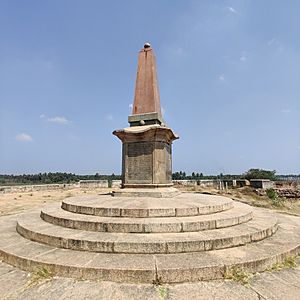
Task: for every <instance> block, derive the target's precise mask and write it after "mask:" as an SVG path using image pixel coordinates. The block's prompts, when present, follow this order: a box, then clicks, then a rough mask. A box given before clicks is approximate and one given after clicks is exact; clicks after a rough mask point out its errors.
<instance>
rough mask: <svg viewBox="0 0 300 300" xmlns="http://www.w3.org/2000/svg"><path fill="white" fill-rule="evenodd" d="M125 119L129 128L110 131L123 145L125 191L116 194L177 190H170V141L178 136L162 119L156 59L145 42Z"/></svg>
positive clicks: (158, 193) (171, 193)
mask: <svg viewBox="0 0 300 300" xmlns="http://www.w3.org/2000/svg"><path fill="white" fill-rule="evenodd" d="M128 122H129V124H130V127H128V128H124V129H120V130H115V131H114V132H113V134H114V135H116V136H117V137H118V138H119V139H120V140H121V141H122V144H123V148H122V187H123V188H124V191H123V192H118V195H132V194H133V195H141V194H145V193H146V192H145V190H146V189H148V192H147V193H146V194H147V195H148V196H149V195H150V196H153V197H162V196H163V197H168V196H170V197H171V196H174V195H175V194H177V191H176V190H175V189H172V188H171V189H170V187H171V186H172V142H173V141H174V140H176V139H178V136H177V135H176V134H174V132H173V131H172V129H170V128H168V127H166V125H165V124H164V122H163V118H162V115H161V108H160V99H159V88H158V81H157V74H156V62H155V56H154V52H153V49H152V48H151V46H150V44H145V46H144V48H143V49H142V50H141V51H140V52H139V59H138V70H137V78H136V86H135V95H134V104H133V108H132V115H130V116H129V117H128ZM168 188H169V189H168ZM141 189H143V192H141ZM149 189H150V191H149ZM162 189H164V191H165V192H164V191H162ZM166 189H168V191H167V192H166ZM154 190H155V191H154Z"/></svg>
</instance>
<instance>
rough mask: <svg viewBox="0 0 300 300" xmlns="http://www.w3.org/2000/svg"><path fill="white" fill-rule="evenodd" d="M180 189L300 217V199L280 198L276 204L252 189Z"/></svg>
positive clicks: (195, 187)
mask: <svg viewBox="0 0 300 300" xmlns="http://www.w3.org/2000/svg"><path fill="white" fill-rule="evenodd" d="M179 189H180V190H181V191H186V192H196V193H210V194H213V195H222V196H227V197H230V198H232V199H234V200H237V201H240V202H243V203H246V204H249V205H252V206H257V207H263V208H269V209H273V210H276V211H279V212H284V213H288V214H292V215H297V216H300V199H294V200H288V199H285V198H280V201H279V202H274V201H272V200H271V199H270V198H269V197H267V196H266V195H265V196H260V195H258V194H257V193H255V191H254V189H253V188H250V187H243V188H235V189H228V190H223V191H220V190H218V189H215V188H210V187H200V186H193V187H179Z"/></svg>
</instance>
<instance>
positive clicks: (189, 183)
mask: <svg viewBox="0 0 300 300" xmlns="http://www.w3.org/2000/svg"><path fill="white" fill-rule="evenodd" d="M172 182H173V183H174V185H175V186H176V185H177V186H196V185H198V186H202V187H218V183H219V181H218V180H211V179H203V180H172Z"/></svg>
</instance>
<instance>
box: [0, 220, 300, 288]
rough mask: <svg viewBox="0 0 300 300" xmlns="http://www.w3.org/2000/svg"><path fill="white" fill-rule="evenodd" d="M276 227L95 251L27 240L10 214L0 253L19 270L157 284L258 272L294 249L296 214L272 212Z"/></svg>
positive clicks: (298, 240)
mask: <svg viewBox="0 0 300 300" xmlns="http://www.w3.org/2000/svg"><path fill="white" fill-rule="evenodd" d="M277 217H278V220H279V228H278V231H277V232H276V233H275V234H274V235H272V236H271V237H269V238H266V239H264V240H262V241H258V242H253V243H250V244H246V245H244V246H239V247H234V248H227V249H220V250H211V251H204V252H198V253H197V252H191V253H175V254H118V253H95V252H89V251H76V250H69V249H61V248H57V247H54V246H49V245H44V244H40V243H37V242H33V241H30V240H28V239H25V238H24V237H22V236H20V235H19V234H18V233H17V232H16V222H17V217H16V216H8V217H2V218H1V220H0V235H1V239H0V256H1V258H2V259H3V261H5V262H8V263H9V264H12V265H14V266H17V267H19V268H21V269H23V270H27V271H36V270H37V269H39V268H47V269H48V270H49V271H51V272H52V273H53V274H59V275H61V276H67V277H74V278H83V279H99V280H108V281H115V282H135V283H138V282H139V283H152V282H153V281H159V282H161V283H178V282H193V281H199V280H211V279H220V278H223V277H224V274H225V273H226V270H228V269H231V268H242V269H243V270H244V271H245V272H253V273H255V272H258V271H263V270H265V269H267V268H269V267H271V266H272V265H273V264H275V263H278V262H281V261H283V260H284V259H285V258H286V257H288V256H291V255H296V254H297V253H299V252H300V220H299V218H296V217H295V218H293V217H290V216H289V217H285V216H279V215H277Z"/></svg>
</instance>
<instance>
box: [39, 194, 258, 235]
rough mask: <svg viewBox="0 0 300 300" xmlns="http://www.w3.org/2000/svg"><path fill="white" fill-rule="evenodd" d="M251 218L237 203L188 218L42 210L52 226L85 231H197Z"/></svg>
mask: <svg viewBox="0 0 300 300" xmlns="http://www.w3.org/2000/svg"><path fill="white" fill-rule="evenodd" d="M208 199H209V198H208ZM208 202H209V201H208ZM252 217H253V215H252V208H251V207H250V206H249V205H246V204H242V203H238V202H235V203H234V207H233V208H232V209H230V210H227V211H221V212H219V213H215V214H209V215H198V216H190V217H155V218H125V217H123V218H119V217H99V216H93V215H82V214H76V213H71V212H69V211H66V210H63V209H61V208H60V205H57V204H55V205H53V206H51V207H49V208H43V209H42V211H41V218H42V219H43V220H44V221H46V222H49V223H52V224H55V225H59V226H63V227H68V228H74V229H81V230H87V231H102V232H123V233H126V232H127V233H130V232H131V233H134V232H135V233H158V232H161V233H162V232H191V231H200V230H207V229H216V228H223V227H229V226H234V225H237V224H241V223H245V222H247V221H249V220H251V219H252Z"/></svg>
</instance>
